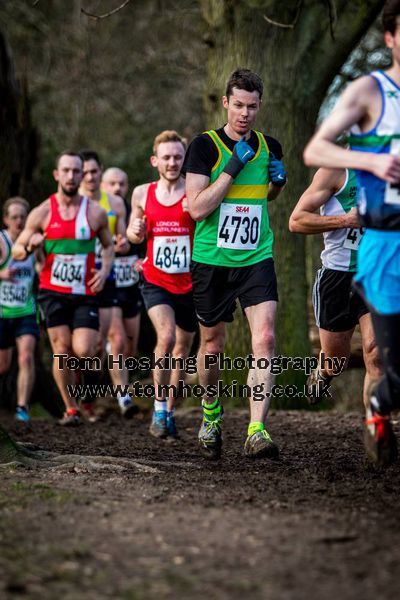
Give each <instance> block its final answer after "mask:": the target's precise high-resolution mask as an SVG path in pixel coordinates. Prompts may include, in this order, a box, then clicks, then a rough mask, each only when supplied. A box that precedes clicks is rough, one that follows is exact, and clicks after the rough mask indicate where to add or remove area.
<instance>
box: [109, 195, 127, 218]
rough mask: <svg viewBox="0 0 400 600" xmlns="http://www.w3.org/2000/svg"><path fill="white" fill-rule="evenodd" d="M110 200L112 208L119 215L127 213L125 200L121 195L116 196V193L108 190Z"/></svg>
mask: <svg viewBox="0 0 400 600" xmlns="http://www.w3.org/2000/svg"><path fill="white" fill-rule="evenodd" d="M108 201H109V203H110V206H111V208H112V210H113V211H114V212H115V213H117V214H118V215H121V214H123V215H125V213H126V208H125V202H124V200H123V198H121V196H116V195H115V194H110V193H109V192H108Z"/></svg>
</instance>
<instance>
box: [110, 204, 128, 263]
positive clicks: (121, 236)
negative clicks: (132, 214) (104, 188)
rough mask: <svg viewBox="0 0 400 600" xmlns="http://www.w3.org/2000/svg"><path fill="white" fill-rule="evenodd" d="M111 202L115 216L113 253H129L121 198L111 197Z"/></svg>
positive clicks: (124, 210) (124, 212)
mask: <svg viewBox="0 0 400 600" xmlns="http://www.w3.org/2000/svg"><path fill="white" fill-rule="evenodd" d="M112 202H113V206H114V212H115V214H116V215H117V224H116V229H115V231H116V242H115V244H114V251H115V252H119V253H120V254H127V252H129V248H130V246H129V242H128V240H127V237H126V209H125V204H124V201H123V200H122V198H120V197H119V196H112Z"/></svg>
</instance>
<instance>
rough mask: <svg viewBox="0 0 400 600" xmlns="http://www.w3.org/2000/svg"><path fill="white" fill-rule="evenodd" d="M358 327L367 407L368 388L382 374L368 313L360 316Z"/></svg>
mask: <svg viewBox="0 0 400 600" xmlns="http://www.w3.org/2000/svg"><path fill="white" fill-rule="evenodd" d="M360 329H361V338H362V346H363V356H364V363H365V371H366V372H365V379H364V396H363V399H364V406H365V408H367V407H368V398H369V393H368V392H369V390H370V388H371V386H374V385H375V384H376V383H377V382H378V381H379V378H380V377H381V375H382V371H381V363H380V361H379V356H378V354H379V353H378V346H377V344H376V341H375V334H374V330H373V327H372V319H371V315H370V314H365V315H362V317H360Z"/></svg>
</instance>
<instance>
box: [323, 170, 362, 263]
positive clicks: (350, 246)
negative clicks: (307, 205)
mask: <svg viewBox="0 0 400 600" xmlns="http://www.w3.org/2000/svg"><path fill="white" fill-rule="evenodd" d="M356 203H357V178H356V174H355V172H354V171H351V170H347V169H346V180H345V182H344V184H343V186H342V188H341V189H340V190H339V191H338V192H336V194H334V196H332V197H331V198H330V199H329V200H328V202H326V203H325V204H324V205H323V206H321V209H320V212H321V215H324V216H327V217H328V216H329V217H337V216H340V215H345V214H346V213H348V212H349V211H350V210H351V209H352V208H354V207H355V206H356ZM363 233H364V228H363V227H360V228H348V229H345V228H343V229H335V230H333V231H326V232H325V233H324V245H325V248H324V250H323V251H322V253H321V260H322V264H323V265H324V267H326V268H327V269H334V270H335V271H351V272H355V270H356V265H357V250H358V246H359V243H360V240H361V237H362V235H363Z"/></svg>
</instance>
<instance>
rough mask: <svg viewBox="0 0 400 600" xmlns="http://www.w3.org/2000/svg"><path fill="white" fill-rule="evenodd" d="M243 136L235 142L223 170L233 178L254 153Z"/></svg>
mask: <svg viewBox="0 0 400 600" xmlns="http://www.w3.org/2000/svg"><path fill="white" fill-rule="evenodd" d="M244 138H245V136H243V137H242V139H241V140H240V141H239V142H236V144H235V147H234V149H233V152H232V157H231V158H230V160H229V161H228V162H227V163H226V165H225V168H224V172H225V173H228V175H230V176H231V177H233V179H235V177H237V176H238V175H239V173H240V171H241V170H242V169H243V167H244V165H245V164H246V163H247V162H249V160H251V159H252V158H253V156H254V155H255V152H254V150H253V148H252V147H251V146H250V145H249V144H248V143H247V142H246V140H245V139H244Z"/></svg>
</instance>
